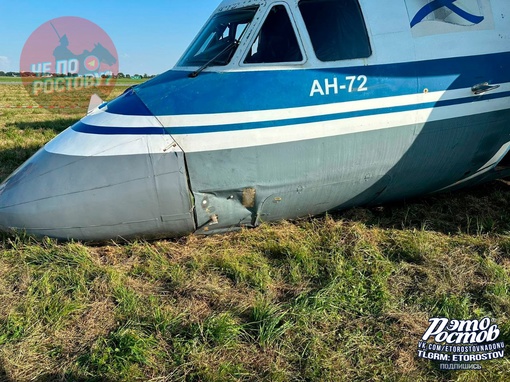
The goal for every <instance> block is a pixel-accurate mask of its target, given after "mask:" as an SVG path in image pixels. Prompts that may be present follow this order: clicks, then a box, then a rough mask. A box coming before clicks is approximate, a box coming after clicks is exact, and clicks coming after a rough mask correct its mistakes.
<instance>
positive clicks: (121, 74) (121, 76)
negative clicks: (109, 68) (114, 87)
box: [117, 72, 126, 78]
mask: <svg viewBox="0 0 510 382" xmlns="http://www.w3.org/2000/svg"><path fill="white" fill-rule="evenodd" d="M124 77H126V76H125V75H124V73H122V72H120V73H119V74H117V78H124Z"/></svg>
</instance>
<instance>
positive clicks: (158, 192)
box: [0, 115, 195, 241]
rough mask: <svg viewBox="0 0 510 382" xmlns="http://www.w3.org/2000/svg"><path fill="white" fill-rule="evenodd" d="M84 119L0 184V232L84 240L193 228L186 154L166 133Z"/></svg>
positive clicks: (156, 234) (173, 233) (157, 234)
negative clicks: (124, 129)
mask: <svg viewBox="0 0 510 382" xmlns="http://www.w3.org/2000/svg"><path fill="white" fill-rule="evenodd" d="M98 117H99V116H95V117H94V118H95V120H97V119H98ZM106 117H107V119H108V120H109V121H110V122H111V121H112V120H115V118H113V117H114V116H112V115H109V116H106ZM82 121H85V122H87V117H86V119H85V120H82ZM82 121H80V122H78V123H77V124H76V125H74V126H72V127H70V128H69V129H67V130H66V131H64V132H63V133H61V134H60V135H59V136H57V137H56V138H55V139H54V140H53V141H51V142H50V143H48V144H47V145H46V146H45V147H44V148H43V149H41V150H39V152H37V153H36V154H35V155H34V156H33V157H32V158H30V159H29V160H28V161H27V162H26V163H25V164H24V165H22V167H20V168H19V169H18V170H16V171H15V172H14V173H13V174H12V175H11V176H10V177H9V178H7V179H6V180H5V181H4V182H3V183H2V184H1V185H0V229H1V230H3V231H11V230H23V231H26V232H27V233H29V234H33V235H36V236H49V237H54V238H59V239H76V240H90V241H96V240H106V239H111V238H117V237H124V238H129V237H145V238H148V237H162V236H165V237H171V236H182V235H184V234H187V233H190V232H193V231H194V229H195V222H194V216H193V212H192V203H191V194H190V191H189V188H188V181H187V174H186V170H185V163H184V154H183V153H182V151H180V149H179V148H178V146H177V145H175V144H174V142H173V140H172V138H171V137H170V136H169V135H165V134H143V129H141V130H139V131H138V133H137V134H127V133H124V134H116V135H112V134H111V131H109V130H107V129H108V127H105V126H98V125H95V126H93V125H91V124H88V125H87V124H85V123H84V122H82ZM88 123H90V121H88ZM86 129H89V130H90V129H92V130H93V133H91V132H90V131H89V132H83V131H84V130H86ZM103 129H104V130H105V131H108V134H103V133H102V130H103Z"/></svg>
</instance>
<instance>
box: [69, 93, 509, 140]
mask: <svg viewBox="0 0 510 382" xmlns="http://www.w3.org/2000/svg"><path fill="white" fill-rule="evenodd" d="M504 97H510V92H502V93H495V94H485V95H484V96H483V97H477V98H476V99H474V98H473V97H467V98H460V99H453V100H445V101H437V102H427V103H421V104H417V105H404V106H393V107H385V108H375V109H369V110H358V111H350V112H345V113H336V114H328V115H320V116H311V117H303V118H291V119H283V120H277V121H263V122H250V123H237V124H224V125H210V126H189V127H175V128H172V127H168V128H166V129H165V128H158V127H120V126H119V127H102V126H91V125H87V124H85V123H83V122H78V123H76V124H75V125H74V126H73V127H72V129H73V130H74V131H77V132H80V133H87V134H103V135H117V134H122V135H161V134H165V133H170V134H172V135H179V134H200V133H212V132H222V131H238V130H252V129H263V128H271V127H279V126H289V125H297V124H306V123H315V122H327V121H333V120H340V119H346V118H353V117H366V116H374V115H382V114H389V113H398V112H405V111H411V110H422V109H427V108H436V109H437V108H440V107H446V106H454V105H463V104H468V103H469V104H470V103H474V102H479V101H487V100H491V99H498V98H504Z"/></svg>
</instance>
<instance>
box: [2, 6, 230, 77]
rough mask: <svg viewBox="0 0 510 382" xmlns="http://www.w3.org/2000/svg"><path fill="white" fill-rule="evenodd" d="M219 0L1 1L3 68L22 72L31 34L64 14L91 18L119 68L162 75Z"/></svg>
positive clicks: (137, 72) (185, 46) (127, 71)
mask: <svg viewBox="0 0 510 382" xmlns="http://www.w3.org/2000/svg"><path fill="white" fill-rule="evenodd" d="M219 3H220V0H184V1H181V0H145V1H140V0H123V1H121V0H101V1H99V0H84V1H81V0H65V1H64V0H47V1H44V0H16V1H14V0H0V71H4V72H7V71H13V72H18V71H20V57H21V53H22V50H23V47H24V46H25V43H26V42H27V41H28V40H29V37H30V36H31V35H32V33H33V32H34V31H35V30H36V29H37V28H39V27H40V26H41V25H43V24H45V23H46V22H48V21H50V20H52V19H55V18H58V17H64V16H76V17H81V18H84V19H87V20H89V21H91V22H93V23H94V24H97V25H98V26H99V27H101V28H102V29H103V30H104V31H105V32H106V34H107V35H108V36H109V37H110V38H111V40H112V41H113V44H114V45H115V48H116V49H117V54H118V57H119V71H120V72H123V73H129V74H131V75H133V74H149V75H151V74H160V73H163V72H165V71H167V70H168V69H171V68H172V67H173V66H174V65H175V63H176V62H177V60H178V59H179V58H180V57H181V55H182V54H183V53H184V50H185V49H186V48H187V47H188V45H189V44H190V43H191V41H192V40H193V38H194V37H195V36H196V34H197V33H198V32H199V30H200V29H201V28H202V26H203V25H204V23H205V22H206V21H207V19H208V18H209V16H210V15H211V14H212V12H213V11H214V10H215V9H216V7H217V6H218V4H219Z"/></svg>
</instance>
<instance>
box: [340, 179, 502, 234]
mask: <svg viewBox="0 0 510 382" xmlns="http://www.w3.org/2000/svg"><path fill="white" fill-rule="evenodd" d="M332 216H333V217H334V218H335V219H346V220H352V221H359V222H361V223H364V224H366V225H367V226H374V227H379V228H383V229H418V230H427V231H436V232H440V233H444V234H457V233H464V234H469V235H481V234H487V233H493V234H505V233H508V232H510V179H508V178H507V179H501V180H497V181H493V182H490V183H486V184H483V185H480V186H476V187H473V188H468V189H465V190H460V191H455V192H451V193H444V194H436V195H429V196H426V197H420V198H417V199H412V200H405V201H400V202H394V203H387V204H384V205H382V206H379V207H373V208H353V209H350V210H347V211H343V212H342V211H339V212H336V213H334V214H332Z"/></svg>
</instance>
